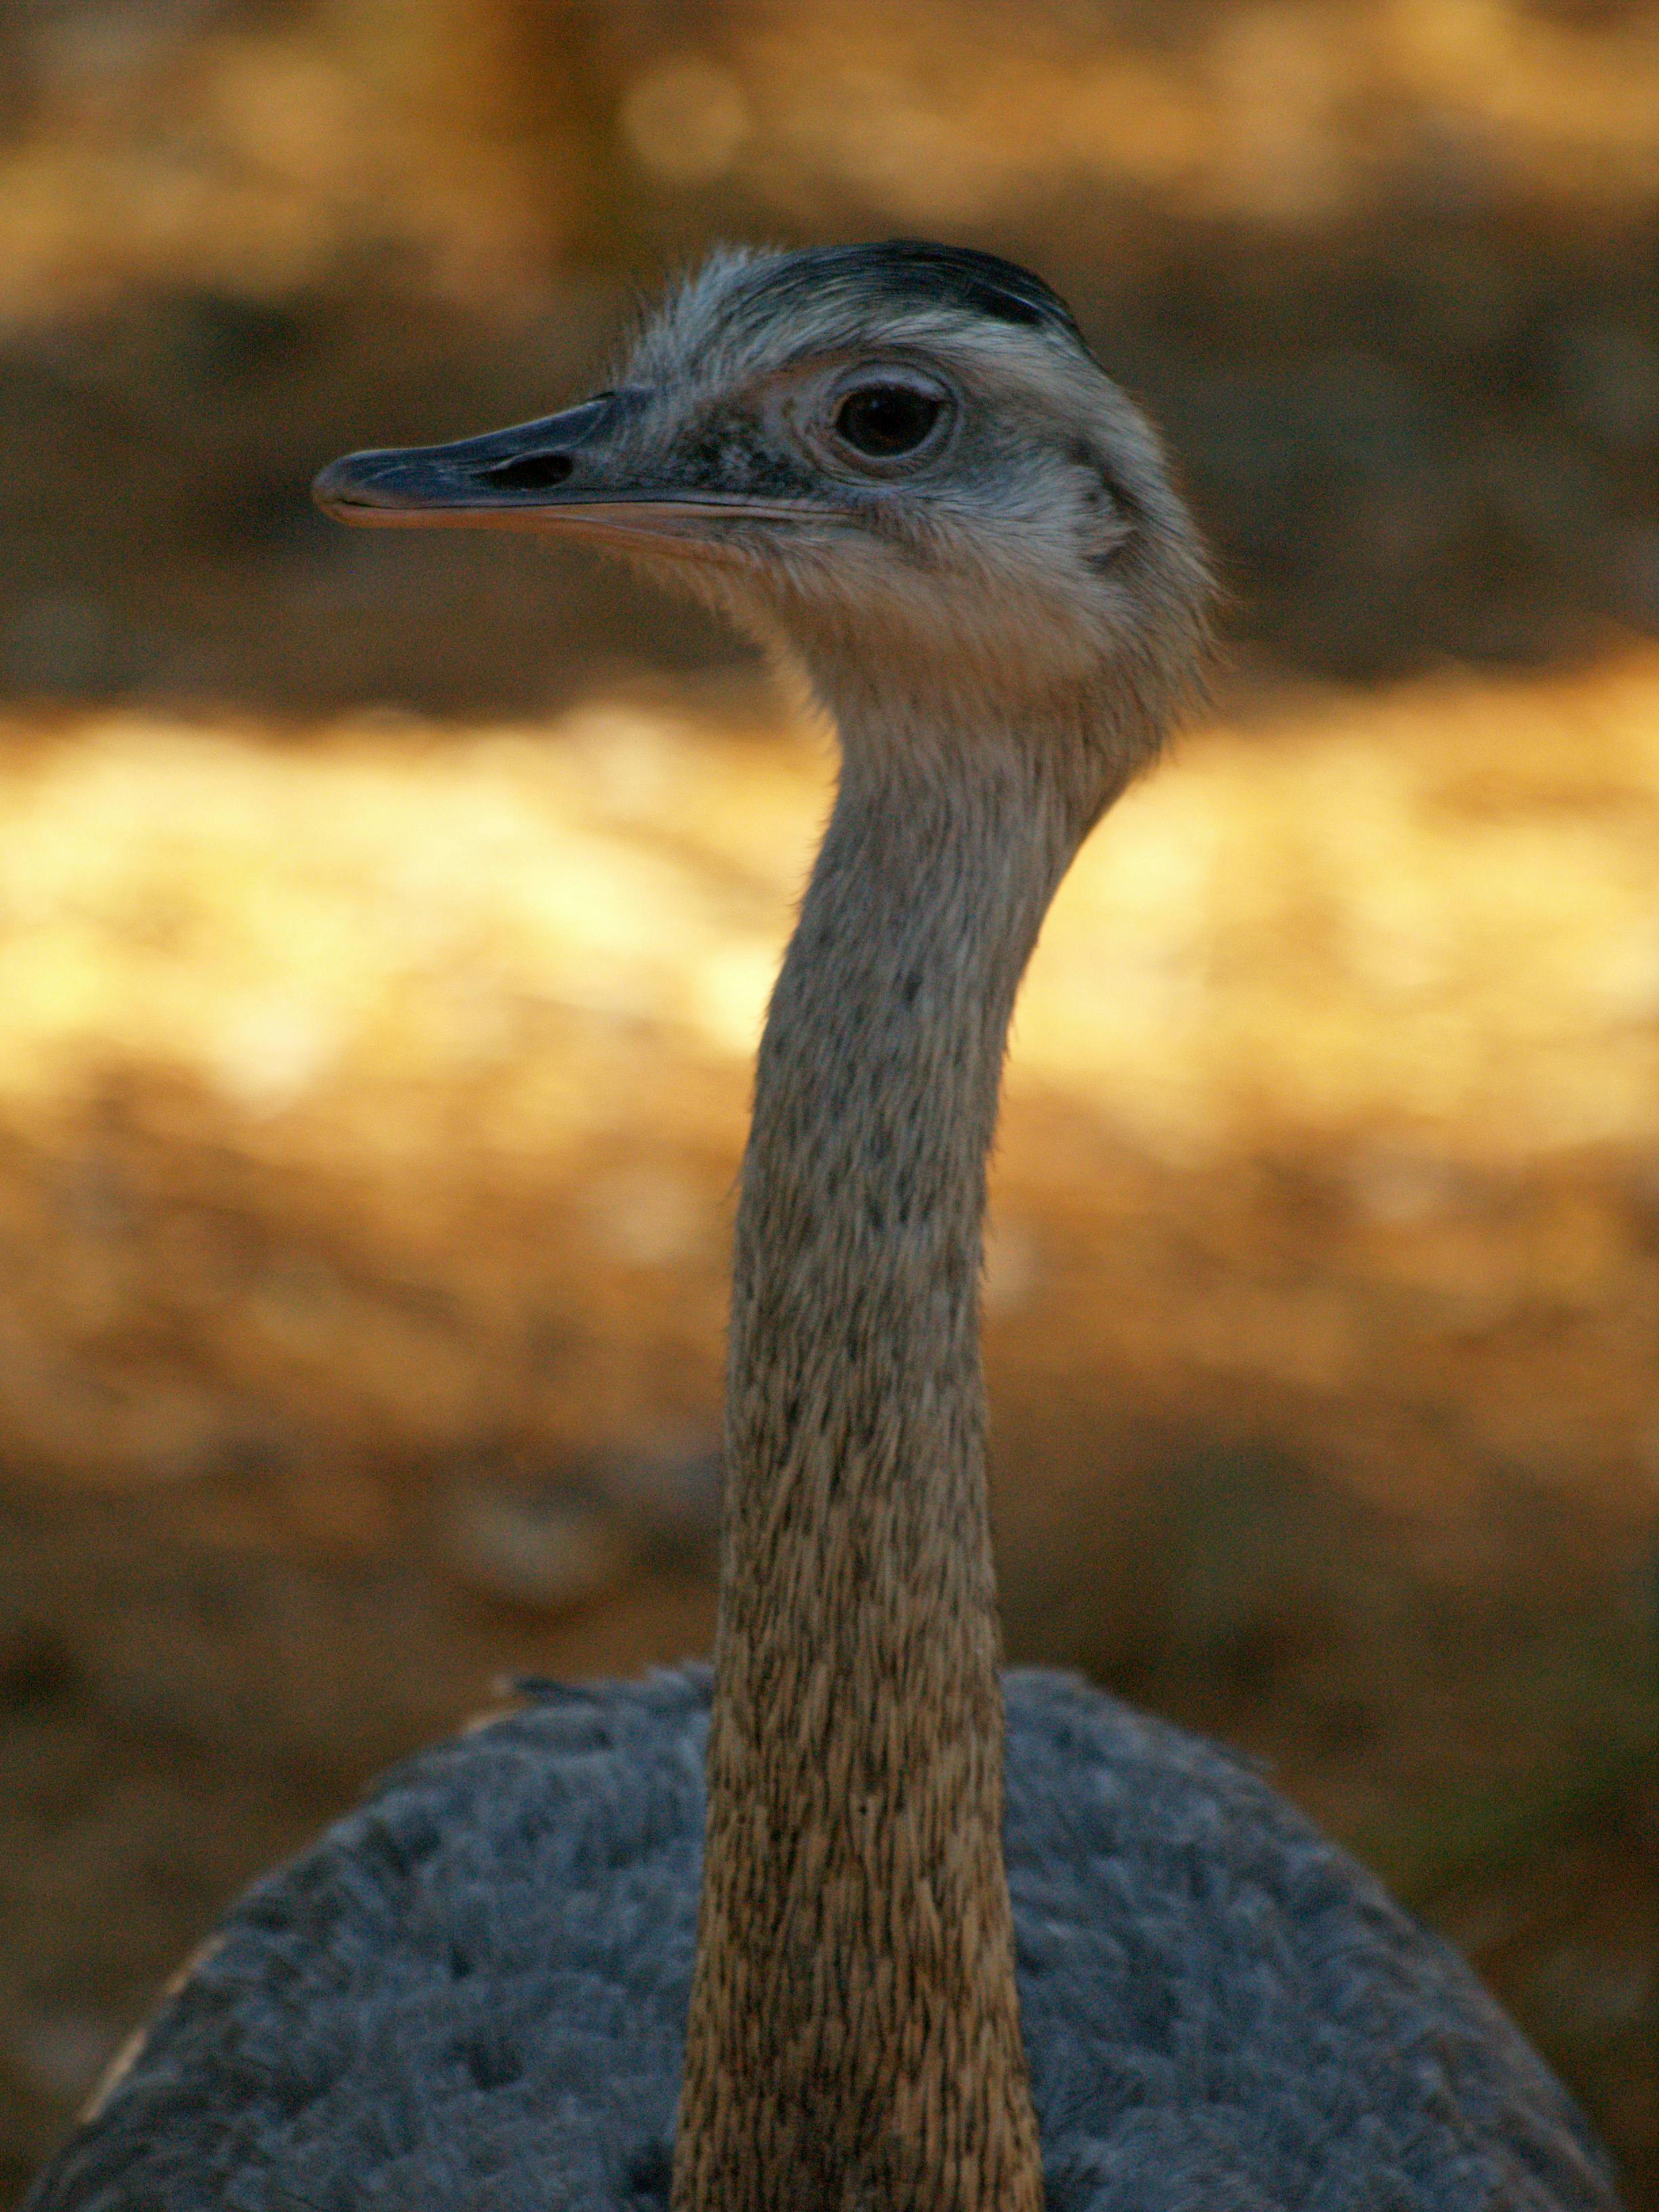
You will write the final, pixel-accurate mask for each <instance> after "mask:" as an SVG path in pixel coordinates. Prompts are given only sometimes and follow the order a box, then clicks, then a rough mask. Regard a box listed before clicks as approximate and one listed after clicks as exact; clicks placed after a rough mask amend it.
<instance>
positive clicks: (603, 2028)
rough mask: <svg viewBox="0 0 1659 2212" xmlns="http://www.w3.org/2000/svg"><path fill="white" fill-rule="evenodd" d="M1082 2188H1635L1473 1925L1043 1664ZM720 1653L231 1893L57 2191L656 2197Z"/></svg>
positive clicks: (1320, 2202) (615, 1697) (1027, 1857)
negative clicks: (1426, 1921) (1474, 1970)
mask: <svg viewBox="0 0 1659 2212" xmlns="http://www.w3.org/2000/svg"><path fill="white" fill-rule="evenodd" d="M1007 1698H1008V1764H1007V1781H1008V1815H1007V1829H1006V1833H1007V1855H1008V1874H1009V1882H1010V1887H1011V1888H1012V1894H1013V1900H1014V1913H1015V1924H1016V1929H1017V1931H1018V1958H1019V1980H1020V1999H1021V2008H1022V2013H1023V2017H1024V2035H1025V2044H1026V2050H1027V2054H1028V2057H1029V2058H1030V2067H1031V2073H1032V2084H1033V2088H1034V2091H1035V2096H1036V2108H1037V2113H1038V2117H1039V2120H1040V2122H1041V2124H1042V2152H1043V2166H1044V2172H1045V2179H1046V2182H1047V2188H1048V2206H1049V2212H1149V2209H1150V2208H1154V2207H1156V2208H1158V2212H1268V2208H1270V2207H1271V2208H1275V2212H1287V2208H1291V2207H1307V2208H1309V2212H1314V2208H1318V2212H1338V2208H1341V2212H1358V2208H1361V2207H1363V2208H1365V2212H1384V2208H1386V2212H1483V2209H1484V2212H1497V2208H1498V2207H1502V2208H1504V2212H1546V2208H1548V2212H1566V2208H1569V2207H1573V2208H1577V2207H1583V2208H1585V2212H1589V2208H1592V2207H1595V2208H1601V2207H1606V2206H1607V2205H1609V2204H1611V2203H1613V2201H1614V2198H1613V2186H1612V2184H1611V2182H1610V2180H1609V2178H1608V2174H1607V2166H1606V2164H1605V2162H1604V2160H1603V2159H1602V2156H1601V2154H1600V2152H1599V2151H1598V2150H1597V2149H1596V2148H1595V2145H1594V2143H1593V2142H1591V2140H1590V2138H1589V2136H1588V2134H1587V2132H1586V2130H1584V2128H1583V2124H1581V2122H1580V2121H1579V2120H1578V2118H1577V2115H1576V2114H1575V2112H1574V2111H1573V2109H1572V2107H1571V2104H1570V2102H1569V2100H1568V2099H1567V2098H1566V2097H1565V2094H1564V2093H1562V2091H1561V2090H1560V2089H1559V2087H1557V2086H1556V2085H1555V2083H1554V2082H1553V2081H1552V2080H1551V2078H1550V2076H1549V2075H1548V2074H1547V2071H1546V2070H1545V2069H1544V2068H1543V2067H1542V2066H1541V2064H1540V2063H1539V2062H1538V2060H1537V2059H1536V2058H1535V2057H1534V2056H1533V2054H1532V2053H1531V2051H1529V2050H1528V2048H1527V2046H1526V2045H1525V2044H1524V2043H1523V2042H1522V2039H1521V2038H1520V2037H1519V2036H1518V2035H1517V2034H1516V2033H1515V2031H1514V2030H1513V2029H1512V2028H1511V2027H1510V2026H1509V2024H1508V2023H1507V2021H1504V2018H1503V2016H1502V2015H1500V2014H1499V2012H1498V2009H1497V2008H1496V2007H1495V2006H1494V2005H1493V2004H1492V2002H1491V2000H1490V1999H1489V1998H1488V1997H1487V1996H1486V1995H1485V1994H1484V1993H1483V1991H1482V1990H1480V1987H1479V1985H1478V1984H1476V1982H1475V1981H1474V1978H1473V1977H1472V1976H1471V1975H1470V1973H1469V1972H1468V1969H1467V1968H1466V1967H1465V1966H1463V1965H1462V1963H1461V1961H1460V1960H1457V1959H1456V1958H1455V1956H1454V1955H1453V1954H1452V1953H1451V1952H1450V1951H1449V1949H1448V1948H1447V1947H1446V1946H1445V1945H1444V1944H1443V1943H1442V1942H1439V1941H1438V1940H1437V1938H1436V1937H1434V1936H1431V1935H1430V1934H1428V1933H1427V1932H1426V1931H1425V1929H1421V1928H1420V1927H1419V1926H1418V1925H1417V1924H1416V1923H1414V1922H1413V1921H1411V1920H1410V1919H1408V1918H1407V1917H1406V1916H1405V1915H1404V1914H1402V1913H1401V1911H1399V1910H1398V1909H1397V1908H1396V1907H1395V1906H1394V1905H1392V1904H1391V1903H1390V1902H1389V1899H1388V1898H1387V1897H1386V1896H1385V1895H1384V1894H1383V1892H1382V1890H1381V1889H1380V1887H1378V1886H1377V1884H1376V1882H1375V1881H1372V1880H1371V1879H1370V1876H1369V1875H1366V1874H1365V1873H1364V1871H1363V1870H1362V1869H1360V1868H1359V1867H1358V1866H1357V1865H1355V1863H1353V1861H1352V1859H1350V1858H1348V1857H1346V1855H1345V1854H1344V1853H1343V1852H1341V1851H1340V1850H1336V1849H1335V1848H1334V1846H1333V1845H1332V1844H1328V1842H1326V1841H1325V1840H1324V1839H1323V1838H1322V1837H1321V1836H1320V1835H1319V1834H1318V1833H1317V1832H1316V1831H1315V1830H1314V1829H1313V1828H1312V1827H1311V1826H1310V1825H1309V1823H1308V1822H1307V1821H1305V1820H1303V1819H1302V1818H1301V1816H1300V1815H1299V1814H1297V1813H1295V1812H1294V1811H1293V1810H1292V1809H1291V1808H1290V1807H1289V1806H1288V1805H1286V1804H1285V1802H1284V1801H1283V1799H1281V1798H1279V1796H1276V1795H1275V1794H1274V1793H1273V1791H1272V1790H1269V1789H1268V1788H1267V1786H1266V1785H1265V1784H1263V1783H1262V1782H1261V1780H1260V1779H1259V1778H1257V1777H1256V1775H1255V1774H1254V1773H1252V1772H1250V1771H1249V1770H1248V1769H1246V1768H1245V1767H1243V1766H1242V1765H1239V1764H1238V1763H1237V1762H1236V1761H1235V1760H1234V1759H1231V1758H1230V1757H1229V1756H1228V1755H1227V1754H1226V1753H1224V1752H1222V1751H1219V1750H1218V1749H1217V1748H1216V1747H1213V1746H1212V1745H1210V1744H1207V1743H1205V1742H1202V1741H1199V1740H1198V1739H1196V1738H1194V1737H1193V1736H1190V1735H1184V1734H1182V1732H1181V1731H1179V1730H1178V1729H1173V1728H1170V1727H1168V1726H1166V1725H1164V1723H1159V1722H1158V1721H1154V1720H1150V1719H1146V1718H1144V1717H1140V1716H1139V1715H1137V1714H1134V1713H1132V1712H1130V1711H1127V1710H1126V1709H1125V1708H1124V1707H1123V1706H1121V1705H1118V1704H1117V1703H1116V1702H1115V1700H1114V1699H1110V1698H1107V1697H1104V1696H1102V1695H1101V1694H1099V1693H1098V1692H1095V1691H1092V1690H1090V1689H1088V1688H1086V1687H1085V1686H1083V1685H1082V1684H1080V1683H1079V1682H1075V1681H1072V1680H1066V1679H1063V1678H1061V1677H1060V1676H1056V1675H1054V1674H1037V1673H1034V1672H1033V1673H1026V1672H1019V1673H1015V1674H1012V1675H1010V1676H1009V1678H1008V1683H1007ZM707 1715H708V1677H707V1674H706V1672H705V1671H704V1670H703V1669H702V1668H691V1669H687V1670H686V1671H685V1672H684V1673H679V1674H664V1675H659V1676H658V1677H657V1678H655V1679H654V1680H652V1681H650V1682H648V1683H647V1684H644V1685H641V1686H596V1687H593V1688H592V1689H586V1690H561V1691H557V1692H552V1693H550V1694H549V1695H547V1696H546V1697H545V1698H544V1699H537V1701H536V1702H534V1703H533V1704H532V1705H531V1706H530V1707H529V1709H528V1710H526V1711H522V1712H519V1713H515V1714H513V1716H511V1717H508V1718H506V1719H501V1720H497V1721H494V1722H492V1723H489V1725H488V1726H486V1727H483V1728H482V1729H477V1730H476V1731H475V1732H474V1733H473V1734H471V1735H466V1736H463V1737H461V1738H460V1739H459V1740H458V1741H455V1742H453V1743H451V1744H447V1745H446V1746H444V1747H442V1748H441V1749H439V1750H436V1751H433V1752H428V1753H425V1754H424V1755H423V1756H422V1757H420V1758H418V1759H413V1760H411V1761H410V1763H409V1764H408V1765H405V1766H404V1767H402V1768H400V1769H399V1770H398V1771H396V1772H395V1773H393V1774H392V1776H390V1777H389V1778H387V1779H386V1781H385V1782H384V1783H383V1784H381V1786H380V1788H379V1789H378V1790H376V1792H375V1793H374V1796H372V1797H371V1798H370V1799H369V1801H368V1803H367V1804H366V1805H365V1806H364V1807H363V1808H362V1810H361V1811H359V1812H357V1813H356V1814H353V1815H352V1816H350V1817H349V1819H347V1820H342V1821H340V1822H339V1823H338V1824H337V1826H335V1827H334V1828H333V1829H331V1831H330V1832H329V1833H328V1834H327V1835H326V1836H325V1838H323V1839H322V1841H321V1842H320V1843H319V1844H317V1845H316V1846H315V1847H314V1848H313V1850H310V1851H308V1852H307V1853H306V1854H305V1855H304V1856H303V1857H301V1858H300V1859H298V1860H296V1861H295V1863H294V1864H293V1865H292V1866H291V1867H289V1868H288V1869H285V1870H283V1872H281V1873H278V1874H276V1875H271V1876H270V1878H268V1879H267V1880H266V1881H263V1882H261V1883H260V1884H259V1885H258V1887H257V1888H256V1889H254V1890H253V1891H252V1893H250V1894H249V1895H248V1896H247V1897H246V1899H244V1900H243V1901H242V1903H241V1904H240V1905H238V1906H237V1907H236V1908H235V1910H234V1911H233V1912H232V1913H231V1914H230V1915H229V1917H228V1919H227V1920H226V1921H225V1922H224V1923H223V1924H222V1929H221V1930H220V1933H219V1936H218V1937H217V1938H216V1943H215V1945H214V1947H213V1948H212V1950H211V1954H210V1956H209V1957H208V1959H207V1960H205V1962H204V1964H202V1965H200V1966H198V1967H197V1970H196V1972H194V1973H193V1975H192V1976H191V1978H190V1980H189V1982H188V1983H187V1984H186V1985H185V1988H184V1989H183V1990H181V1991H180V1992H179V1994H178V1995H177V1996H174V1997H173V1998H172V1999H171V2000H170V2001H169V2002H168V2004H167V2008H166V2009H165V2011H164V2012H163V2014H162V2015H161V2019H160V2020H159V2021H158V2022H157V2023H156V2025H155V2027H154V2028H153V2030H152V2031H151V2033H150V2035H149V2039H148V2041H147V2042H146V2044H145V2045H144V2047H143V2052H142V2055H141V2056H140V2057H138V2058H137V2061H136V2062H135V2063H133V2064H132V2066H131V2069H130V2070H129V2071H128V2072H127V2073H126V2074H125V2076H124V2077H123V2078H122V2079H121V2080H120V2081H118V2084H117V2085H116V2087H114V2089H113V2090H112V2092H111V2093H109V2094H108V2096H107V2099H106V2103H105V2105H104V2107H103V2110H102V2112H101V2113H100V2116H99V2117H98V2118H97V2119H96V2120H95V2121H94V2122H93V2123H92V2124H90V2125H89V2126H88V2127H87V2128H85V2129H83V2130H82V2132H81V2134H80V2135H79V2136H77V2137H76V2139H75V2140H74V2141H73V2142H70V2145H69V2146H68V2147H67V2148H66V2149H65V2150H64V2152H63V2153H62V2154H60V2155H59V2156H58V2159H57V2160H56V2161H55V2162H54V2163H53V2165H52V2166H51V2167H50V2168H49V2169H48V2171H47V2172H46V2173H45V2174H43V2175H42V2177H41V2178H40V2181H39V2183H38V2184H37V2185H36V2187H35V2190H34V2191H33V2194H32V2195H31V2197H29V2198H28V2200H27V2212H152V2208H153V2212H658V2208H659V2207H662V2206H664V2205H665V2204H666V2203H667V2190H668V2176H669V2150H670V2142H671V2134H672V2129H673V2120H674V2107H675V2100H676V2097H677V2095H678V2087H679V2065H680V2056H681V2048H682V2044H683V2040H684V2021H685V2011H686V2001H687V1993H688V1990H689V1986H690V1972H691V1954H692V1938H693V1932H694V1923H695V1914H696V1895H697V1875H698V1861H699V1856H700V1838H701V1833H702V1809H703V1784H702V1766H703V1745H704V1738H705V1735H706V1732H707Z"/></svg>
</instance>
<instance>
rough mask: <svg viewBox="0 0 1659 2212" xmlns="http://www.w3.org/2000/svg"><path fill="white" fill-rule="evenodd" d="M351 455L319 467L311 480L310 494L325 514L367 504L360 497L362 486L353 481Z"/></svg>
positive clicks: (334, 513)
mask: <svg viewBox="0 0 1659 2212" xmlns="http://www.w3.org/2000/svg"><path fill="white" fill-rule="evenodd" d="M353 458H354V457H353V456H352V455H350V454H348V455H347V456H346V458H345V459H343V460H339V461H331V462H330V463H329V465H328V466H327V467H326V468H325V469H319V470H318V471H317V473H316V475H315V476H314V477H313V478H312V480H311V496H312V499H313V501H314V502H315V504H316V505H317V506H318V507H320V508H321V509H322V511H323V513H325V514H332V515H340V514H342V513H344V512H345V511H347V510H349V508H351V507H357V506H365V505H367V504H368V501H365V500H364V499H363V498H362V486H361V485H360V484H359V483H356V481H355V471H353V468H352V459H353Z"/></svg>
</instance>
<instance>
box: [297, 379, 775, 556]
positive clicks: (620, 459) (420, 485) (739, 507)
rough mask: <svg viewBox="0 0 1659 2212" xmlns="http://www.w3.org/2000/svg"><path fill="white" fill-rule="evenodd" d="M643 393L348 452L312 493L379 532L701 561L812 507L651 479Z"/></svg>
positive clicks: (327, 508)
mask: <svg viewBox="0 0 1659 2212" xmlns="http://www.w3.org/2000/svg"><path fill="white" fill-rule="evenodd" d="M641 396H642V395H640V394H638V393H635V392H605V393H603V394H601V395H600V397H599V398H597V399H589V400H586V401H585V402H584V403H583V404H582V405H581V406H580V407H571V408H568V409H567V410H565V412H564V413H563V414H562V415H548V416H544V417H543V418H542V419H541V421H539V422H520V423H519V424H517V425H516V426H515V427H514V428H512V429H509V430H491V431H489V432H488V433H487V434H486V435H484V436H483V437H481V438H463V439H461V440H460V441H459V442H458V443H457V444H455V445H453V446H410V447H393V448H387V449H386V450H385V451H382V452H376V453H348V454H347V455H346V457H345V459H343V460H340V461H332V462H331V463H330V464H329V465H328V467H327V468H325V470H324V471H322V473H321V474H320V475H319V477H317V479H316V481H315V482H314V483H313V485H312V488H311V490H312V496H313V499H314V500H315V501H316V502H317V504H318V506H319V507H321V508H322V510H323V512H324V513H325V514H331V515H333V516H335V517H336V518H337V520H339V521H341V522H351V523H357V524H360V525H364V526H368V527H371V528H380V529H386V528H392V529H398V528H402V529H415V528H422V527H432V526H449V527H452V528H471V529H495V530H545V531H556V532H559V533H561V534H562V535H568V536H570V537H573V538H574V537H580V538H590V539H594V540H597V541H599V542H600V543H610V544H617V545H620V546H623V547H633V548H635V549H636V550H641V551H644V550H652V551H655V552H659V553H665V554H673V555H678V556H683V557H686V558H690V559H703V560H709V559H713V560H718V559H720V558H722V557H726V558H731V557H732V556H739V557H740V556H741V555H742V553H743V551H744V544H743V539H744V531H743V526H744V524H746V523H750V522H756V521H759V522H780V521H787V520H798V519H799V517H800V515H801V514H802V513H805V512H808V511H810V510H809V509H808V507H807V505H806V502H805V501H795V502H792V501H781V500H759V499H750V498H747V497H745V496H744V495H742V494H741V493H736V492H727V491H723V490H720V491H717V490H713V489H700V488H698V487H696V486H695V485H682V484H676V483H671V482H668V481H658V482H654V483H653V482H650V481H646V480H644V472H642V471H641V469H640V468H639V466H638V465H637V464H635V465H633V466H631V467H630V466H629V464H628V462H627V460H626V459H625V458H624V456H625V453H626V448H627V444H628V442H629V441H628V440H627V438H626V430H627V427H628V424H629V420H630V417H631V416H633V415H634V414H635V411H636V410H637V408H638V406H639V404H640V400H641ZM650 473H651V474H653V475H657V474H659V471H651V472H650ZM660 473H661V474H662V475H663V476H666V474H667V473H668V472H667V471H661V472H660ZM750 550H752V549H750Z"/></svg>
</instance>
